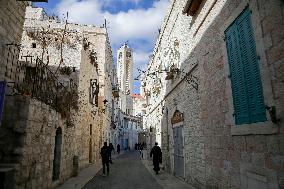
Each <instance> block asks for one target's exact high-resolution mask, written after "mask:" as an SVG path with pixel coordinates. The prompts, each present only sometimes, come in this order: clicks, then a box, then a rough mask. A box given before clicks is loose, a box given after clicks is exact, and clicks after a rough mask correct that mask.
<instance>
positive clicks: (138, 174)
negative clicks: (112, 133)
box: [83, 151, 163, 189]
mask: <svg viewBox="0 0 284 189" xmlns="http://www.w3.org/2000/svg"><path fill="white" fill-rule="evenodd" d="M83 188H84V189H96V188H99V189H127V188H129V189H133V188H135V189H144V188H145V189H146V188H147V189H152V188H153V189H162V188H163V187H162V186H161V185H159V184H158V183H157V182H156V180H155V179H154V178H153V176H152V175H151V174H150V173H149V171H148V170H147V169H146V168H145V166H144V165H143V163H142V162H141V160H140V157H139V153H138V152H137V151H130V152H127V153H125V154H123V155H121V156H119V157H118V158H117V159H115V160H114V161H113V164H112V165H111V166H110V175H109V176H107V177H103V176H102V170H100V171H99V172H98V173H97V174H96V176H95V177H94V178H93V179H92V180H90V182H88V183H87V184H86V185H85V187H83Z"/></svg>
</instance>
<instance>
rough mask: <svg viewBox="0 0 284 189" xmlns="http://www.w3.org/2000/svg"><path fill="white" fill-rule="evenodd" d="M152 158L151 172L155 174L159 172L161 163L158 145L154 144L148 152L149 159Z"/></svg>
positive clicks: (160, 151)
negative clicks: (152, 166)
mask: <svg viewBox="0 0 284 189" xmlns="http://www.w3.org/2000/svg"><path fill="white" fill-rule="evenodd" d="M152 156H153V165H154V168H153V170H154V171H155V172H156V174H158V173H159V171H160V163H162V150H161V148H160V147H159V146H158V143H157V142H155V146H154V147H153V148H152V150H151V152H150V157H152Z"/></svg>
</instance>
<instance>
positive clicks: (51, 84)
mask: <svg viewBox="0 0 284 189" xmlns="http://www.w3.org/2000/svg"><path fill="white" fill-rule="evenodd" d="M18 91H19V92H20V93H22V94H24V95H30V96H31V97H33V98H36V99H38V100H39V101H42V102H44V103H46V104H47V105H50V106H51V107H53V108H54V109H55V110H56V111H58V112H60V113H66V114H67V113H68V112H70V109H71V108H73V109H75V110H77V109H78V102H77V101H78V91H77V85H76V83H75V82H73V81H72V79H70V82H69V84H68V85H64V83H63V82H60V81H59V79H58V78H57V76H56V75H55V74H54V73H53V72H52V71H51V70H50V69H49V67H48V65H47V64H44V63H43V62H42V60H40V59H39V58H37V59H36V65H35V67H33V66H30V67H29V66H27V67H26V73H25V78H24V80H23V82H22V83H21V84H20V85H19V86H18Z"/></svg>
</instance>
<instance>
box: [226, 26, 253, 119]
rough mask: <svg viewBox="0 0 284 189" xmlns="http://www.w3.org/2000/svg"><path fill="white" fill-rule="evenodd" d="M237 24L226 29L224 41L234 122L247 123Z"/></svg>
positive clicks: (245, 95)
mask: <svg viewBox="0 0 284 189" xmlns="http://www.w3.org/2000/svg"><path fill="white" fill-rule="evenodd" d="M238 40H239V37H238V30H237V26H236V25H235V24H233V25H232V26H230V27H229V28H228V29H227V31H226V43H227V51H228V58H229V64H230V72H231V81H232V92H233V103H234V111H235V112H234V116H235V120H236V124H237V125H240V124H244V123H249V122H250V118H249V107H248V101H247V89H246V80H245V74H244V71H243V69H244V68H243V65H242V64H241V50H240V47H239V41H238Z"/></svg>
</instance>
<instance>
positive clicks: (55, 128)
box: [0, 2, 113, 188]
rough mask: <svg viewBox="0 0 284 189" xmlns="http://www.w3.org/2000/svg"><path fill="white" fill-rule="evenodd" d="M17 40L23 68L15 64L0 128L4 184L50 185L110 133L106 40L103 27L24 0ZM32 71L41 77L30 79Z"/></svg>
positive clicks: (88, 159)
mask: <svg viewBox="0 0 284 189" xmlns="http://www.w3.org/2000/svg"><path fill="white" fill-rule="evenodd" d="M1 3H2V2H1ZM21 5H22V4H21ZM23 5H24V4H23ZM1 8H2V7H1ZM19 10H21V9H20V8H19ZM19 31H20V32H22V30H19ZM19 43H20V44H21V46H20V47H21V49H20V50H21V52H20V56H19V57H18V56H17V57H16V58H17V59H18V58H19V61H16V62H20V63H21V66H19V65H17V68H18V67H20V68H24V69H21V70H16V71H17V72H16V74H15V75H16V76H20V77H19V78H18V81H19V82H18V83H19V85H18V83H16V82H15V83H14V84H13V86H12V87H11V90H9V91H8V92H10V93H9V95H12V96H6V102H5V108H4V116H3V122H2V123H3V126H2V127H1V133H3V135H1V138H0V145H1V156H0V162H1V165H2V164H3V167H4V168H5V170H8V171H9V173H7V174H6V177H5V179H6V180H8V181H7V183H12V184H13V186H10V185H9V186H8V185H7V186H5V187H8V188H52V187H54V186H55V185H57V184H60V183H62V182H64V181H65V180H67V179H68V178H70V177H72V176H75V175H76V174H77V173H78V171H79V170H80V169H82V168H84V167H86V166H88V165H89V164H90V163H94V162H95V161H98V160H99V158H100V156H99V151H100V147H101V146H102V143H103V142H104V141H106V140H108V139H109V137H110V122H111V121H110V120H111V116H112V114H111V113H112V110H111V108H112V107H111V106H109V105H108V103H107V101H108V102H111V101H112V98H113V97H112V93H111V89H112V82H113V78H112V62H113V60H112V52H111V47H110V43H109V39H108V34H107V30H106V28H105V27H96V26H88V25H78V24H71V23H68V22H67V21H60V20H58V19H57V18H54V17H49V16H48V15H46V14H45V12H44V10H43V9H42V8H34V7H27V12H26V19H25V23H24V32H23V36H22V40H21V42H19ZM9 56H12V55H11V54H9ZM13 57H14V56H13ZM14 58H15V57H14ZM1 61H2V60H1ZM8 62H9V63H10V61H8ZM14 64H15V63H14V62H12V63H11V65H14ZM59 65H60V66H59ZM35 75H37V76H39V77H38V78H40V79H41V80H30V79H31V78H35V77H34V76H35ZM38 78H37V79H38ZM51 78H52V79H51ZM31 81H32V82H31ZM26 85H27V86H26ZM30 85H32V87H29V86H30ZM27 89H29V90H27ZM63 89H64V90H66V91H64V90H63ZM73 89H76V90H73ZM77 90H78V91H77ZM44 94H46V95H44ZM54 95H55V96H56V98H53V97H54ZM73 97H75V98H73ZM105 100H107V101H105ZM104 102H105V103H104ZM71 103H72V104H73V105H74V106H69V104H71ZM58 104H59V105H61V106H60V107H57V106H56V105H58ZM54 105H55V106H54ZM65 105H68V106H65ZM78 107H79V108H78ZM1 180H2V174H1Z"/></svg>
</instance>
